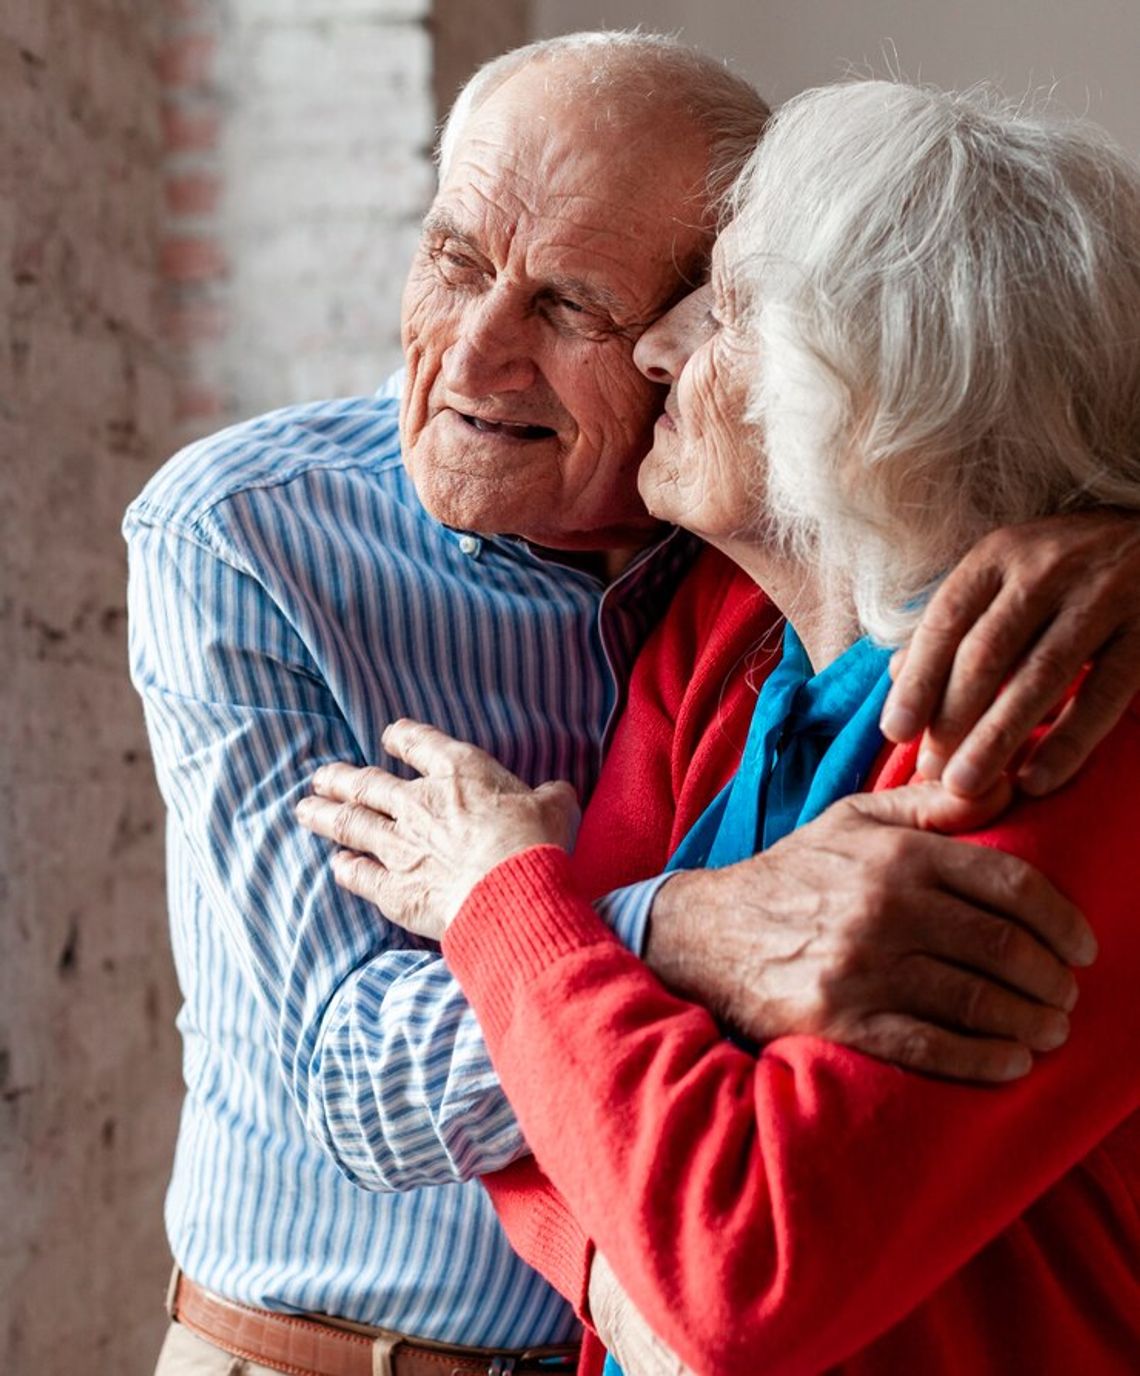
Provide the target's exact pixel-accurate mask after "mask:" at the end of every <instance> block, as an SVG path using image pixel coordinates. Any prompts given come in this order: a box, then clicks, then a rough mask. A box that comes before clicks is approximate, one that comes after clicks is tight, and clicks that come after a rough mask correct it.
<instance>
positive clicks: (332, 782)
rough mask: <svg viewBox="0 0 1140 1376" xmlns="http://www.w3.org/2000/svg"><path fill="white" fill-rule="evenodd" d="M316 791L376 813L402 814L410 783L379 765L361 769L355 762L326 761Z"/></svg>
mask: <svg viewBox="0 0 1140 1376" xmlns="http://www.w3.org/2000/svg"><path fill="white" fill-rule="evenodd" d="M312 786H313V792H314V793H315V794H317V795H318V796H319V797H322V798H331V799H333V800H335V801H336V802H342V803H358V804H360V805H361V806H362V807H368V808H371V809H372V810H373V811H374V812H382V813H386V814H387V815H388V816H389V817H398V816H399V808H400V795H401V793H403V792H404V791H405V790H406V789H407V787H408V783H407V781H406V780H404V779H398V778H397V777H396V776H395V774H389V773H388V771H387V770H386V769H380V768H379V767H378V766H375V765H373V766H369V767H368V768H357V766H355V765H351V764H326V765H322V766H321V768H320V769H318V770H317V772H316V773H315V774H314V775H313V785H312Z"/></svg>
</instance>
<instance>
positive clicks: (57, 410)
mask: <svg viewBox="0 0 1140 1376" xmlns="http://www.w3.org/2000/svg"><path fill="white" fill-rule="evenodd" d="M156 39H157V36H156V32H155V24H154V9H153V6H152V5H150V4H148V3H147V0H84V3H82V4H77V3H75V2H74V0H4V3H3V5H0V567H2V576H0V662H2V663H3V666H4V671H3V674H2V675H0V771H2V778H3V780H4V788H3V792H2V800H0V1217H2V1218H3V1225H2V1227H0V1371H3V1372H5V1373H8V1376H57V1373H58V1376H63V1373H70V1372H73V1371H76V1370H84V1371H92V1372H145V1371H146V1370H148V1364H150V1363H153V1357H154V1351H155V1345H156V1343H157V1341H158V1339H159V1335H160V1333H161V1328H162V1314H161V1304H162V1295H163V1291H164V1285H165V1275H166V1271H167V1268H168V1266H169V1261H168V1253H167V1250H166V1244H165V1240H164V1238H163V1231H162V1196H163V1192H164V1189H165V1185H166V1180H167V1176H168V1173H169V1162H170V1151H171V1146H172V1143H173V1137H174V1129H175V1123H176V1118H177V1110H178V1102H179V1096H180V1085H179V1074H178V1054H177V1038H176V1035H175V1032H174V1028H173V1020H174V1015H175V1012H176V1010H177V994H176V990H175V985H174V977H173V973H172V971H171V969H170V958H169V954H168V950H167V942H166V934H165V918H164V908H165V904H164V897H163V878H162V859H161V810H160V806H159V801H158V797H157V794H156V791H155V788H154V784H153V779H152V775H151V769H150V764H149V759H148V756H147V750H146V741H145V736H144V733H143V726H142V714H141V711H140V709H139V707H138V704H137V701H136V699H135V697H134V694H133V692H132V691H131V689H130V686H129V684H128V683H127V677H126V669H125V660H126V643H125V612H124V601H125V599H124V590H125V589H124V579H125V566H124V559H123V550H122V542H121V540H120V539H119V534H118V528H119V521H120V517H121V514H122V510H123V507H124V506H125V505H126V503H127V501H128V499H129V498H130V497H131V496H133V494H134V493H135V492H136V491H137V490H138V489H139V487H140V486H141V485H142V483H143V481H144V480H145V478H146V476H147V474H148V473H149V472H150V470H151V469H152V468H153V467H154V466H155V463H156V461H157V459H158V457H159V456H161V455H162V453H163V452H164V451H165V450H166V448H167V446H168V444H169V442H170V428H171V421H172V405H173V379H172V374H171V370H170V368H169V366H168V363H167V361H166V360H165V358H164V355H163V353H162V351H161V349H160V347H159V344H158V335H159V329H158V320H157V312H156V291H155V287H156V283H157V274H158V265H159V242H160V220H161V214H162V207H161V197H160V180H159V166H160V159H161V156H162V140H161V134H160V128H159V118H158V108H159V106H158V84H157V79H156V76H155V73H154V57H155V47H156Z"/></svg>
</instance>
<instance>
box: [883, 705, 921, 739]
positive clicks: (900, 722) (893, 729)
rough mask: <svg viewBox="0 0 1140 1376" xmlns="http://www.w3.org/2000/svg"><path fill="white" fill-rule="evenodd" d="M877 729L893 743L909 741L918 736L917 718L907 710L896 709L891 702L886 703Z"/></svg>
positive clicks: (902, 708)
mask: <svg viewBox="0 0 1140 1376" xmlns="http://www.w3.org/2000/svg"><path fill="white" fill-rule="evenodd" d="M879 727H880V729H881V730H882V733H883V735H884V736H888V737H890V739H891V740H893V741H909V740H911V739H912V738H913V737H915V736H917V735H918V718H917V717H916V716H915V714H914V713H913V712H912V711H911V710H910V709H909V708H907V707H896V706H895V704H894V703H893V702H888V703H887V705H886V707H885V708H884V709H883V715H882V718H881V719H880V721H879Z"/></svg>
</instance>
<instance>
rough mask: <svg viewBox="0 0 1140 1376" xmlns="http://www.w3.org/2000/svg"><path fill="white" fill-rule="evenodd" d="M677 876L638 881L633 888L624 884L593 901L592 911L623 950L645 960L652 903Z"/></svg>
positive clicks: (658, 875)
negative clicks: (661, 890) (622, 886)
mask: <svg viewBox="0 0 1140 1376" xmlns="http://www.w3.org/2000/svg"><path fill="white" fill-rule="evenodd" d="M676 873H678V871H675V870H670V871H668V872H667V873H665V874H656V875H654V876H653V878H652V879H639V880H638V881H637V883H636V884H627V885H626V886H625V888H624V889H614V890H613V892H612V893H607V894H605V895H604V897H602V898H597V899H595V900H594V911H595V912H596V913H597V914H598V916H599V917H600V918H601V919H602V921H603V922H604V923H605V924H606V926H608V927H609V928H611V929H612V931H613V934H614V936H616V937H617V939H618V940H619V941H620V942H621V944H622V945H623V946H624V947H625V948H626V950H627V951H632V952H633V954H634V955H635V956H638V957H640V958H644V956H645V943H646V940H647V938H648V935H649V914H650V912H651V911H652V909H653V901H654V899H655V898H656V897H657V894H658V893H659V891H660V889H661V886H662V885H663V884H666V883H668V881H669V880H670V879H672V878H673V876H674V874H676Z"/></svg>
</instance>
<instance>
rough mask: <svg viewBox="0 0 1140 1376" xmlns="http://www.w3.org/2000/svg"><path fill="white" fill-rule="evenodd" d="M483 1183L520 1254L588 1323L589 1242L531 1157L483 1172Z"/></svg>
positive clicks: (592, 1252)
mask: <svg viewBox="0 0 1140 1376" xmlns="http://www.w3.org/2000/svg"><path fill="white" fill-rule="evenodd" d="M483 1185H484V1187H485V1188H486V1190H487V1193H488V1194H489V1195H490V1196H491V1202H492V1204H494V1206H495V1210H496V1212H497V1213H498V1215H499V1219H500V1221H501V1222H502V1224H503V1227H504V1229H505V1230H506V1234H507V1236H508V1237H509V1238H510V1240H511V1246H512V1247H513V1248H514V1249H515V1251H516V1252H518V1254H519V1256H521V1257H522V1259H523V1260H524V1261H526V1262H529V1263H530V1265H531V1266H533V1267H534V1268H535V1270H537V1271H541V1273H542V1274H543V1275H544V1276H545V1277H546V1279H547V1280H548V1281H549V1282H550V1283H551V1285H553V1286H554V1287H555V1289H556V1290H558V1291H559V1292H560V1293H561V1294H563V1295H565V1297H566V1298H567V1299H568V1300H569V1301H570V1303H571V1304H572V1305H573V1306H574V1310H575V1312H576V1313H577V1315H578V1317H579V1318H580V1319H581V1320H582V1321H583V1322H584V1323H589V1321H590V1314H589V1290H590V1265H591V1263H592V1261H593V1258H594V1246H593V1243H592V1242H591V1241H590V1240H589V1238H587V1236H586V1234H585V1233H584V1232H583V1231H582V1228H581V1226H580V1225H579V1223H578V1220H577V1219H576V1218H575V1217H574V1215H573V1214H572V1213H571V1212H570V1210H569V1209H568V1208H567V1207H566V1201H565V1200H564V1199H563V1198H562V1196H561V1195H560V1194H559V1193H558V1191H557V1190H556V1189H555V1188H554V1186H553V1185H552V1184H551V1183H550V1181H549V1180H547V1179H546V1177H545V1176H544V1175H543V1174H542V1172H541V1171H540V1170H539V1168H538V1164H537V1162H536V1161H535V1159H534V1157H533V1156H527V1157H524V1158H523V1160H521V1161H516V1162H515V1163H514V1164H513V1165H511V1166H507V1167H505V1168H504V1169H503V1170H501V1171H496V1172H495V1173H494V1174H493V1175H485V1176H484V1177H483Z"/></svg>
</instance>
